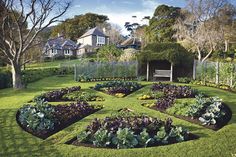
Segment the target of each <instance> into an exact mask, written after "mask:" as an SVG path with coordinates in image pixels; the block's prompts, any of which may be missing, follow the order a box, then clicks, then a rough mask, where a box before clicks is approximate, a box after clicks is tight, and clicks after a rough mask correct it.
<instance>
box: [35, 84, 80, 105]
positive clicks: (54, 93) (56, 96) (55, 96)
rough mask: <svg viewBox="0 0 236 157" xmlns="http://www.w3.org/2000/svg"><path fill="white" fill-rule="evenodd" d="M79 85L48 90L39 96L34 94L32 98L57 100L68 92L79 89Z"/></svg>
mask: <svg viewBox="0 0 236 157" xmlns="http://www.w3.org/2000/svg"><path fill="white" fill-rule="evenodd" d="M80 88H81V87H80V86H75V87H70V88H62V89H60V90H54V91H50V92H47V93H43V94H41V95H39V96H36V97H35V98H34V101H35V100H36V99H44V100H45V101H49V102H52V101H59V100H61V99H62V97H63V95H65V94H68V93H72V92H75V91H79V90H80Z"/></svg>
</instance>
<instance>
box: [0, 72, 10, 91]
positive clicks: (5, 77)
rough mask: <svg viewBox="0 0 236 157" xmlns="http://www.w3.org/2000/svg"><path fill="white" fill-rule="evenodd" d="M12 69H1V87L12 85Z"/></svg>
mask: <svg viewBox="0 0 236 157" xmlns="http://www.w3.org/2000/svg"><path fill="white" fill-rule="evenodd" d="M11 85H12V79H11V71H9V70H0V89H3V88H8V87H11Z"/></svg>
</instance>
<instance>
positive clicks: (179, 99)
mask: <svg viewBox="0 0 236 157" xmlns="http://www.w3.org/2000/svg"><path fill="white" fill-rule="evenodd" d="M142 87H143V86H142V85H141V84H139V83H137V82H122V81H109V82H104V83H102V84H96V85H95V87H93V89H94V90H97V91H102V92H104V93H107V94H109V95H112V96H113V95H114V96H117V97H124V96H126V95H128V94H130V93H132V92H135V91H137V90H139V89H140V88H142ZM91 92H92V91H90V92H89V91H87V92H86V91H81V88H80V87H79V86H77V87H71V88H62V89H59V90H55V91H50V92H47V93H43V94H41V95H39V96H36V97H35V98H34V100H33V101H32V102H34V103H35V104H27V105H24V106H23V107H22V108H20V109H19V111H18V112H17V115H16V119H17V122H18V124H19V125H20V126H21V127H22V128H23V129H24V130H25V131H27V132H29V133H31V134H33V135H35V136H37V137H40V138H42V139H46V138H47V137H49V136H51V135H53V134H54V133H56V132H58V131H60V130H62V129H64V128H65V127H67V126H69V125H71V124H73V123H75V122H77V121H78V120H80V119H82V118H84V117H86V116H88V115H90V114H93V113H95V112H96V111H98V110H100V109H102V108H103V107H102V106H101V105H91V104H89V103H87V101H103V100H104V98H103V97H101V96H98V95H96V94H95V93H91ZM118 95H122V96H118ZM138 99H139V100H150V99H156V102H155V103H143V104H142V105H143V106H145V107H148V108H151V109H154V110H158V111H160V112H162V113H165V114H167V115H172V116H175V117H177V118H180V119H184V120H187V121H189V122H192V123H196V124H201V125H203V126H205V127H207V128H210V129H213V130H218V129H220V128H222V127H223V126H224V125H226V124H227V123H228V122H229V120H230V119H231V116H232V113H231V111H230V109H229V108H228V107H227V105H226V104H224V103H223V102H222V100H221V99H220V98H218V97H207V96H206V95H204V94H202V93H200V92H199V91H197V90H194V89H192V88H191V87H189V86H176V85H171V84H162V83H155V84H153V85H152V86H151V88H150V91H149V92H148V93H145V94H143V95H142V96H141V97H138ZM56 101H58V102H61V101H75V102H74V103H70V104H60V105H55V106H54V105H50V104H48V102H56ZM186 129H187V128H182V127H180V126H175V125H173V121H172V119H170V118H167V119H166V120H164V121H163V120H160V119H158V118H154V117H150V116H148V115H145V114H138V113H136V112H135V111H133V110H130V109H127V108H124V109H121V110H119V111H115V112H114V113H113V114H112V115H111V116H109V117H106V118H104V119H94V120H93V121H92V122H91V123H90V124H89V125H88V126H87V127H86V129H85V130H84V131H83V132H81V133H80V134H79V135H78V136H77V137H75V138H73V139H71V140H70V141H68V142H66V143H67V144H72V145H76V146H88V147H93V148H101V147H102V148H112V149H125V148H142V147H153V146H161V145H168V144H174V143H178V142H184V141H189V140H194V139H197V138H199V137H198V136H196V135H194V134H192V133H190V132H189V131H188V130H186Z"/></svg>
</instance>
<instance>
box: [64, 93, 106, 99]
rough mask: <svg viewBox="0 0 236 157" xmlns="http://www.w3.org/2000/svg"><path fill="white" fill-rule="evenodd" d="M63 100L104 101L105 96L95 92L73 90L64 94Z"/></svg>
mask: <svg viewBox="0 0 236 157" xmlns="http://www.w3.org/2000/svg"><path fill="white" fill-rule="evenodd" d="M62 99H63V100H69V101H104V98H102V97H101V96H97V95H96V94H94V93H88V92H81V91H77V92H72V93H68V94H66V95H64V96H63V97H62Z"/></svg>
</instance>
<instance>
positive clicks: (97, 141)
mask: <svg viewBox="0 0 236 157" xmlns="http://www.w3.org/2000/svg"><path fill="white" fill-rule="evenodd" d="M93 138H94V140H93V144H94V145H95V146H98V147H105V146H109V145H110V144H111V138H112V134H111V133H109V132H108V131H107V130H104V129H100V130H98V131H97V132H96V133H95V134H94V136H93Z"/></svg>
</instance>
